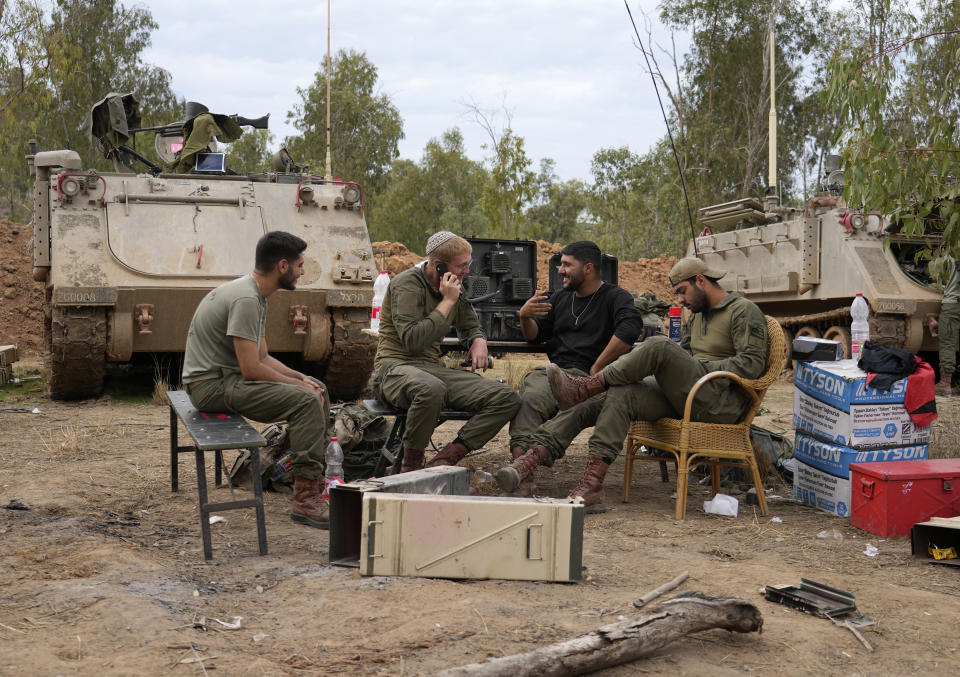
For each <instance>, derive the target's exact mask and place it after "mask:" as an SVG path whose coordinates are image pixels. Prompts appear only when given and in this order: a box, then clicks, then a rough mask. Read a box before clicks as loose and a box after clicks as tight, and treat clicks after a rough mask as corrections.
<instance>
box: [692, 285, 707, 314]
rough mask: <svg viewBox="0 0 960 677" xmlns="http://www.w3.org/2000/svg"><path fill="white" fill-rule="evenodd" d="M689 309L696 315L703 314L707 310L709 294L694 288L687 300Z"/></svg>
mask: <svg viewBox="0 0 960 677" xmlns="http://www.w3.org/2000/svg"><path fill="white" fill-rule="evenodd" d="M687 308H689V309H690V311H691V312H694V313H702V312H703V311H704V310H706V309H707V292H705V291H703V290H702V289H698V288H696V287H694V288H693V289H692V290H691V292H690V298H689V299H687Z"/></svg>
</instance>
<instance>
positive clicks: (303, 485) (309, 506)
mask: <svg viewBox="0 0 960 677" xmlns="http://www.w3.org/2000/svg"><path fill="white" fill-rule="evenodd" d="M290 519H292V520H293V521H294V522H297V523H299V524H306V525H309V526H311V527H316V528H317V529H329V528H330V508H329V506H328V505H327V502H326V501H325V500H323V478H322V477H321V478H320V479H316V480H308V479H306V478H304V477H294V478H293V505H292V506H290Z"/></svg>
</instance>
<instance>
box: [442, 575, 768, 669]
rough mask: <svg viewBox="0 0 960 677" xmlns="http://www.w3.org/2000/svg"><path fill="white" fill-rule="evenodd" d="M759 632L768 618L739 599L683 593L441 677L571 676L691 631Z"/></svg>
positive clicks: (635, 655)
mask: <svg viewBox="0 0 960 677" xmlns="http://www.w3.org/2000/svg"><path fill="white" fill-rule="evenodd" d="M712 628H723V629H724V630H732V631H735V632H760V631H761V630H762V628H763V617H762V616H761V615H760V610H759V609H758V608H757V607H756V606H754V605H753V603H752V602H750V601H748V600H746V599H741V598H739V597H707V596H705V595H702V594H700V593H698V592H690V593H683V594H681V595H677V596H676V597H674V598H673V599H670V600H667V601H666V602H663V603H661V604H659V605H657V606H655V607H653V608H651V609H649V610H648V611H646V612H645V613H642V614H640V615H638V616H635V617H633V618H630V619H627V620H625V621H621V622H619V623H613V624H611V625H605V626H603V627H601V628H597V629H596V630H594V631H593V632H590V633H587V634H586V635H581V636H579V637H575V638H573V639H570V640H567V641H565V642H559V643H557V644H551V645H550V646H545V647H543V648H540V649H535V650H534V651H529V652H527V653H522V654H514V655H512V656H504V657H503V658H494V659H493V660H489V661H487V662H485V663H471V664H470V665H462V666H459V667H455V668H449V669H447V670H444V671H442V672H440V673H438V674H437V677H534V676H535V677H568V676H570V675H583V674H586V673H588V672H594V671H596V670H602V669H604V668H609V667H612V666H614V665H621V664H623V663H629V662H630V661H634V660H636V659H638V658H642V657H643V656H646V655H648V654H651V653H653V652H654V651H657V650H658V649H660V648H661V647H663V646H665V645H667V644H669V643H670V642H672V641H673V640H675V639H677V638H678V637H682V636H684V635H688V634H690V633H691V632H700V631H701V630H710V629H712Z"/></svg>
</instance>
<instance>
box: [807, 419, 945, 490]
mask: <svg viewBox="0 0 960 677" xmlns="http://www.w3.org/2000/svg"><path fill="white" fill-rule="evenodd" d="M928 454H929V446H928V445H926V444H916V445H912V446H904V447H892V448H889V449H851V448H850V447H845V446H843V445H840V444H831V443H829V442H824V441H823V440H818V439H816V438H814V437H811V436H810V435H808V434H806V433H804V432H801V431H799V430H798V431H797V435H796V438H795V440H794V443H793V456H794V458H796V459H797V460H798V461H800V462H802V463H805V464H806V465H808V466H811V467H813V468H816V469H817V470H822V471H823V472H826V473H830V474H831V475H835V476H837V477H841V478H843V479H847V478H848V477H850V464H851V463H883V462H885V461H917V460H923V459H926V458H927V455H928Z"/></svg>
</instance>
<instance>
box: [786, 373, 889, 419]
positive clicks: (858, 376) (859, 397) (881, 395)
mask: <svg viewBox="0 0 960 677" xmlns="http://www.w3.org/2000/svg"><path fill="white" fill-rule="evenodd" d="M794 385H796V387H797V389H798V390H801V391H803V392H805V393H806V394H807V395H810V396H811V397H813V398H814V399H817V400H819V401H820V402H825V403H826V404H829V405H830V406H832V407H834V408H836V409H839V410H840V411H844V412H847V413H849V412H850V406H851V405H863V404H903V398H904V396H905V395H906V392H907V379H905V378H902V379H900V380H899V381H894V383H893V385H892V386H891V387H890V390H888V391H887V392H883V391H882V390H877V389H876V388H871V387H870V386H868V385H867V372H865V371H863V370H862V369H860V368H859V367H858V366H857V363H856V361H855V360H840V361H838V362H798V363H797V366H796V370H795V371H794Z"/></svg>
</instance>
